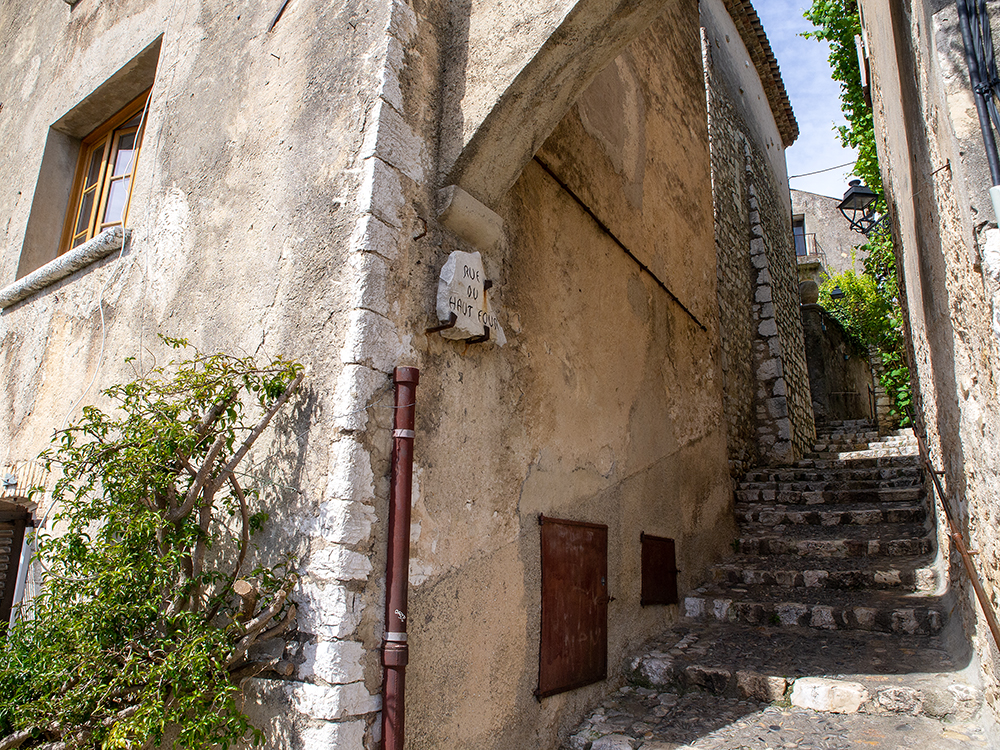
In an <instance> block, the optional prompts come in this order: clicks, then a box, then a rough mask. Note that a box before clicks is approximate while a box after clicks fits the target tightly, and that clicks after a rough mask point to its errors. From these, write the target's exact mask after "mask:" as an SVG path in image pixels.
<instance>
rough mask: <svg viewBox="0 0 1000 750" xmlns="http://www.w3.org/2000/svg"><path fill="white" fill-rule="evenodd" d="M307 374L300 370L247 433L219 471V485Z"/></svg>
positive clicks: (217, 482) (217, 480) (217, 481)
mask: <svg viewBox="0 0 1000 750" xmlns="http://www.w3.org/2000/svg"><path fill="white" fill-rule="evenodd" d="M305 376H306V375H305V373H304V372H300V373H299V374H298V375H296V376H295V379H294V380H293V381H292V382H291V383H289V384H288V387H287V388H285V392H284V393H282V394H281V396H279V397H278V400H277V401H275V402H274V403H273V404H271V408H270V409H268V410H267V414H265V415H264V418H263V419H261V421H260V422H258V423H257V426H256V427H254V428H253V431H252V432H251V433H250V434H249V435H247V437H246V439H245V440H244V441H243V444H242V445H241V446H240V448H239V450H238V451H236V453H235V454H233V457H232V458H231V459H229V463H227V464H226V465H225V467H223V469H222V471H221V472H219V476H218V477H217V478H216V480H215V482H216V484H217V485H218V486H222V483H223V482H225V481H226V480H227V479H228V478H229V475H230V474H232V473H233V469H235V468H236V467H237V466H238V465H239V463H240V461H242V460H243V457H244V456H245V455H246V454H247V451H249V450H250V448H251V446H252V445H253V444H254V443H255V442H256V441H257V438H259V437H260V435H261V433H262V432H264V430H265V429H267V426H268V424H270V422H271V419H272V418H273V417H274V415H275V414H277V413H278V410H279V409H280V408H281V407H282V406H284V405H285V402H286V401H288V399H290V398H291V397H292V394H293V393H295V391H296V389H298V387H299V385H301V384H302V380H303V378H305Z"/></svg>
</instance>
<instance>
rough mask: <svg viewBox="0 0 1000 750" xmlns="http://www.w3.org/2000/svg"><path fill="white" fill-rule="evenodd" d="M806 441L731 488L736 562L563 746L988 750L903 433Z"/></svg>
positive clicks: (823, 430) (855, 431) (868, 430)
mask: <svg viewBox="0 0 1000 750" xmlns="http://www.w3.org/2000/svg"><path fill="white" fill-rule="evenodd" d="M817 432H818V437H817V442H816V444H815V446H814V451H813V452H812V453H810V454H808V455H807V456H805V457H804V458H803V459H802V460H800V461H799V462H798V463H796V464H795V465H794V466H790V467H783V468H774V469H759V470H755V471H751V472H750V473H748V474H747V475H746V476H745V478H744V479H743V481H741V482H739V483H738V486H737V489H736V505H735V510H736V518H737V521H738V524H739V536H738V538H737V539H736V540H735V541H734V544H733V547H734V553H735V554H734V556H733V557H731V558H729V559H728V560H726V561H724V562H723V563H721V564H719V565H717V566H716V567H715V568H714V569H713V571H712V581H711V582H710V583H708V584H706V585H705V586H702V587H701V588H698V589H697V590H694V591H692V592H690V593H689V594H688V595H687V597H686V598H685V600H684V602H683V605H682V613H683V615H684V619H683V620H682V621H681V623H680V624H679V625H678V626H676V627H674V628H672V629H671V630H670V631H669V632H667V633H666V634H664V636H663V637H661V638H660V639H658V640H657V641H656V642H655V643H653V644H651V646H650V649H649V651H648V652H647V653H645V654H644V655H642V656H640V657H639V658H637V659H635V661H634V663H633V664H632V665H631V667H632V679H631V684H630V685H628V686H626V687H625V688H623V689H622V691H620V692H619V693H617V694H616V695H614V696H612V697H611V699H610V700H609V701H608V702H607V703H606V704H604V705H603V706H601V707H600V708H598V709H597V711H595V712H594V714H593V715H591V717H590V718H589V719H588V720H587V721H585V722H584V723H583V725H582V726H581V727H579V728H578V730H577V731H575V732H574V733H573V735H572V736H571V737H570V739H569V741H568V744H567V747H569V748H571V749H572V750H612V749H614V750H625V749H626V748H631V749H632V750H634V749H635V748H640V747H641V748H645V749H646V750H654V748H655V749H661V748H662V749H667V748H676V747H692V748H695V747H696V748H730V747H731V748H749V747H754V748H756V747H758V743H757V741H756V740H755V741H754V742H750V741H749V740H748V739H747V738H748V737H749V735H750V734H754V733H756V735H755V736H756V738H757V740H759V742H760V743H763V744H759V746H760V747H761V748H764V747H782V746H783V747H817V748H820V747H823V748H826V747H830V748H833V747H841V746H842V747H845V748H848V747H857V746H858V745H856V744H852V741H851V740H850V737H851V736H856V738H857V737H861V736H862V735H863V736H865V737H869V739H867V740H865V739H860V740H858V741H859V742H861V743H862V744H863V745H865V746H874V747H885V748H893V749H894V750H895V748H897V747H908V746H911V743H912V742H914V741H916V740H914V738H917V739H918V740H919V742H918V744H913V745H912V746H914V747H918V746H919V747H923V748H952V747H954V748H959V747H963V748H978V747H983V748H985V747H987V745H986V744H983V743H984V742H985V740H984V739H983V737H982V735H981V732H980V730H979V729H978V728H977V726H976V725H975V724H974V719H975V717H976V715H977V713H978V711H979V708H980V704H981V699H982V696H981V692H980V691H979V689H978V688H977V687H976V686H975V685H974V684H971V683H970V682H968V681H966V680H965V679H963V676H962V671H961V670H962V668H963V667H964V666H965V664H960V663H956V661H955V660H954V659H953V658H952V656H951V655H950V654H949V652H948V650H947V649H946V648H945V645H944V642H943V637H942V631H943V630H944V629H945V627H946V624H947V622H948V614H949V610H948V606H947V603H946V600H945V599H944V597H943V594H944V593H945V592H946V588H947V587H946V585H945V584H946V582H945V581H944V580H943V577H942V575H941V574H939V571H938V569H937V568H936V567H935V564H934V561H935V547H936V545H935V536H934V528H933V514H932V513H931V512H930V508H929V500H928V498H927V495H926V492H925V487H924V484H923V477H922V474H921V469H920V465H919V459H918V456H917V447H916V441H915V439H914V438H913V436H912V433H910V432H909V431H899V432H898V433H895V434H893V435H889V436H884V437H881V438H880V437H879V435H878V433H877V431H876V430H875V429H874V427H873V426H872V425H871V423H868V422H840V423H832V424H827V425H822V426H820V427H819V429H818V431H817ZM762 717H763V718H762ZM901 719H905V721H903V722H902V723H901ZM762 722H763V723H762ZM768 722H770V723H768ZM817 722H818V723H817ZM942 722H945V723H942ZM814 724H815V726H814ZM761 727H765V728H766V731H765V732H763V734H768V733H771V734H774V735H775V737H774V738H773V739H772V738H770V737H768V738H765V737H763V736H759V735H761ZM956 727H959V728H960V729H961V731H959V729H956ZM903 728H905V731H904V729H903ZM782 732H784V735H782ZM831 732H832V734H831ZM748 733H749V734H748ZM796 733H797V735H798V736H797V737H796V738H792V737H791V735H792V734H796ZM852 733H853V735H852ZM949 733H950V734H951V735H954V736H949ZM744 735H746V736H744ZM904 735H905V736H906V737H909V739H905V737H904ZM819 737H828V738H830V737H832V738H837V737H839V738H841V739H842V740H843V741H844V742H846V743H847V744H842V745H838V744H837V743H836V742H834V741H833V740H830V743H826V741H825V740H824V741H823V742H820V741H819V739H817V738H819ZM872 737H875V738H881V739H874V740H873V739H871V738H872ZM810 738H812V739H810ZM779 740H784V744H782V743H781V742H779ZM791 740H794V741H791ZM838 741H839V740H838ZM824 743H826V744H824ZM831 743H832V744H831Z"/></svg>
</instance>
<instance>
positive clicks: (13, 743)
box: [0, 727, 36, 750]
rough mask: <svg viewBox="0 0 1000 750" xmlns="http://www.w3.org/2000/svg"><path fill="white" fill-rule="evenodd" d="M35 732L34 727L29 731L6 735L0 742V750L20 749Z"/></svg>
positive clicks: (24, 730) (23, 730)
mask: <svg viewBox="0 0 1000 750" xmlns="http://www.w3.org/2000/svg"><path fill="white" fill-rule="evenodd" d="M35 730H36V727H31V728H30V729H22V730H21V731H20V732H14V734H8V735H7V736H6V737H4V738H3V739H2V740H0V750H14V748H15V747H20V746H21V745H23V744H24V742H25V740H27V739H29V738H30V737H31V735H33V734H34V733H35Z"/></svg>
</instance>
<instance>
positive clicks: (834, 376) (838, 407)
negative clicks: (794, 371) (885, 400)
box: [801, 303, 875, 422]
mask: <svg viewBox="0 0 1000 750" xmlns="http://www.w3.org/2000/svg"><path fill="white" fill-rule="evenodd" d="M801 311H802V327H803V329H804V331H805V339H806V359H807V361H808V363H809V385H810V388H811V389H812V403H813V414H814V415H815V417H816V421H817V422H825V421H835V420H841V419H872V418H873V417H874V416H875V415H874V413H873V410H872V406H873V403H872V396H873V391H872V370H871V366H870V364H869V354H868V350H867V349H865V348H864V347H863V346H861V345H860V344H858V343H857V342H856V341H855V340H854V339H852V338H850V337H849V336H848V334H847V331H845V330H844V327H843V326H842V325H841V324H840V323H839V322H837V320H836V318H834V317H833V316H832V315H830V313H828V312H827V311H826V310H824V309H823V308H822V307H820V306H819V305H816V304H805V303H804V304H802V305H801Z"/></svg>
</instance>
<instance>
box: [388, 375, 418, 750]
mask: <svg viewBox="0 0 1000 750" xmlns="http://www.w3.org/2000/svg"><path fill="white" fill-rule="evenodd" d="M392 380H393V383H395V385H396V405H395V412H394V413H395V416H394V418H393V430H392V484H391V485H390V487H389V539H388V557H387V559H386V566H385V567H386V570H385V633H384V634H383V636H382V639H383V640H382V665H383V667H384V670H383V672H384V674H385V680H384V682H383V683H382V748H383V750H403V736H404V732H403V730H404V727H405V721H404V711H405V705H404V704H405V687H406V664H407V662H408V661H409V649H408V646H407V644H406V596H407V582H408V577H409V567H410V496H411V492H412V488H413V438H414V432H413V427H414V418H415V414H416V408H415V407H416V394H417V383H418V382H419V380H420V371H419V370H418V369H417V368H416V367H397V368H396V370H395V372H394V373H393V376H392Z"/></svg>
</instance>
